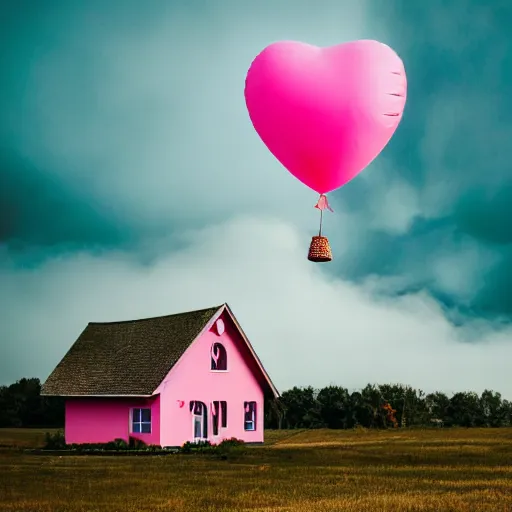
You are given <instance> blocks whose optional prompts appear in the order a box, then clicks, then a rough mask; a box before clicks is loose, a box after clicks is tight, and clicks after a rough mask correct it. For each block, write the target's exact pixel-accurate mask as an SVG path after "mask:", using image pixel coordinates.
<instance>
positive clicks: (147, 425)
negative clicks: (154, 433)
mask: <svg viewBox="0 0 512 512" xmlns="http://www.w3.org/2000/svg"><path fill="white" fill-rule="evenodd" d="M141 433H142V434H150V433H151V423H142V432H141Z"/></svg>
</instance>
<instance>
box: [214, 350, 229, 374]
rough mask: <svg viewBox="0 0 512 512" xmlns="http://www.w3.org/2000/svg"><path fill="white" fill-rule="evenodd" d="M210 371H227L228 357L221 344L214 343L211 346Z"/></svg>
mask: <svg viewBox="0 0 512 512" xmlns="http://www.w3.org/2000/svg"><path fill="white" fill-rule="evenodd" d="M211 369H212V370H216V371H222V370H227V369H228V355H227V352H226V349H225V348H224V345H223V344H222V343H214V344H213V345H212V350H211Z"/></svg>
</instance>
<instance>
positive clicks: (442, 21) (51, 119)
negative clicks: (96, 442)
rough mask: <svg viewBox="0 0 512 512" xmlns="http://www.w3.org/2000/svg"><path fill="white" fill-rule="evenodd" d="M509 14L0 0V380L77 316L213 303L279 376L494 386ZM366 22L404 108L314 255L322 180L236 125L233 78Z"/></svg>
mask: <svg viewBox="0 0 512 512" xmlns="http://www.w3.org/2000/svg"><path fill="white" fill-rule="evenodd" d="M510 26H512V4H509V2H506V1H489V2H483V1H482V2H479V1H469V0H451V1H442V0H430V1H429V2H411V1H406V0H387V1H386V2H380V1H378V0H366V1H364V0H353V1H348V0H347V1H342V0H337V1H334V0H333V1H331V0H325V1H321V2H320V1H315V0H311V1H309V0H272V1H270V0H268V1H262V2H256V3H255V2H249V1H245V0H238V1H234V0H233V1H232V0H220V1H218V2H208V1H200V0H183V1H175V0H173V1H169V0H168V1H159V0H150V1H147V2H141V1H134V0H122V1H121V0H119V1H117V0H110V1H109V2H101V1H99V0H89V1H88V2H79V1H75V0H66V1H64V0H62V1H58V0H46V1H45V2H37V1H32V0H18V1H14V0H11V1H10V2H4V5H2V6H1V7H0V209H1V215H0V384H1V383H7V382H11V381H13V380H14V379H17V378H20V377H23V376H39V377H41V378H42V379H44V378H45V377H46V376H47V375H48V374H49V372H50V371H51V370H52V369H53V366H54V365H55V364H56V363H57V362H58V361H59V360H60V358H61V357H62V356H63V355H64V353H65V352H66V350H67V349H68V348H69V346H70V345H71V343H72V342H73V341H74V340H75V338H76V337H77V336H78V334H79V333H80V331H81V330H82V329H83V327H85V325H86V323H87V322H88V321H98V320H118V319H124V318H136V317H142V316H152V315H160V314H166V313H172V312H178V311H181V310H187V309H191V308H196V307H197V308H201V307H208V306H211V305H215V304H218V303H222V302H225V301H227V302H228V303H230V305H231V306H232V308H233V310H234V311H235V313H236V314H237V315H238V317H239V320H240V321H241V323H242V325H243V326H244V328H245V329H246V331H247V332H248V334H249V336H250V337H251V339H252V340H253V343H254V345H255V347H256V350H257V351H258V352H259V354H260V355H261V357H262V359H263V361H264V362H265V364H266V366H267V369H268V370H269V373H270V374H271V375H272V377H273V379H274V381H276V383H277V384H278V386H279V387H288V386H291V385H295V384H297V385H301V384H313V385H323V384H328V383H329V382H337V383H339V384H343V385H345V386H348V387H358V386H361V385H364V384H366V382H369V381H381V382H383V381H386V380H388V381H389V380H391V381H397V380H400V381H402V382H406V383H409V384H411V385H415V386H419V387H424V388H428V387H431V388H436V387H442V388H443V389H446V390H448V391H449V390H458V389H467V388H471V389H476V390H478V389H480V388H482V389H483V388H484V387H494V388H495V389H497V390H498V391H502V392H503V393H504V394H507V393H508V394H509V395H512V384H511V383H510V381H507V380H506V370H505V369H504V372H501V374H500V371H499V368H501V366H500V365H503V364H504V363H503V361H505V360H506V359H507V358H508V357H510V356H511V355H512V336H511V333H512V327H510V321H511V319H512V292H511V290H512V227H511V219H512V171H511V168H510V162H511V161H512V145H511V143H510V141H511V140H512V99H511V96H510V89H511V87H512V33H511V32H510V30H509V29H510ZM361 38H373V39H379V40H381V41H383V42H385V43H387V44H389V45H390V46H392V47H393V48H394V49H395V50H396V51H397V53H398V54H399V55H400V56H401V57H402V59H403V61H404V64H405V68H406V72H407V75H408V101H407V105H406V111H405V114H404V118H403V120H402V123H401V125H400V127H399V129H398V130H397V132H396V134H395V136H394V138H393V139H392V141H391V143H390V144H389V145H388V147H387V148H386V149H385V150H384V151H383V152H382V154H381V155H380V156H379V158H378V159H377V160H376V161H375V162H374V163H372V165H371V166H370V167H369V168H368V169H366V170H365V171H364V172H363V173H362V174H361V175H360V176H359V177H357V178H356V179H355V180H353V182H351V183H349V184H348V185H346V186H345V187H343V188H342V189H340V190H338V191H336V192H334V193H333V194H332V197H331V202H332V205H333V207H334V209H335V213H334V214H330V215H329V216H328V217H327V219H326V227H325V229H326V234H327V235H328V236H329V238H330V241H331V244H332V247H333V250H334V251H335V260H334V261H333V263H332V264H329V265H328V266H313V265H311V264H310V263H308V262H307V261H305V253H306V251H307V247H308V244H309V239H310V236H311V235H313V234H314V231H315V229H316V226H317V222H318V218H317V215H316V213H317V212H316V211H315V210H314V209H313V208H312V206H313V205H314V204H315V200H316V196H315V194H314V193H312V192H311V191H309V190H308V189H306V188H305V187H304V186H302V185H301V184H300V183H298V182H297V181H296V180H294V179H293V178H292V177H291V176H290V175H288V173H287V172H286V171H285V170H284V169H283V168H281V167H280V165H279V164H278V163H277V162H276V161H275V160H274V159H273V157H272V155H271V154H270V153H269V152H268V151H267V150H266V148H265V146H264V145H263V144H262V143H261V142H260V140H259V139H258V137H257V135H256V134H255V132H254V131H253V129H252V126H251V124H250V121H249V119H248V115H247V112H246V110H245V104H244V100H243V84H244V78H245V73H246V72H247V69H248V67H249V65H250V63H251V60H252V59H253V58H254V56H255V55H256V54H257V53H258V52H259V51H261V50H262V49H263V48H264V47H265V46H266V45H268V44H270V43H272V42H274V41H277V40H281V39H295V40H302V41H306V42H309V43H312V44H317V45H321V46H324V45H325V46H327V45H331V44H337V43H340V42H343V41H348V40H352V39H361ZM312 344H313V345H312ZM312 346H314V350H315V351H318V353H317V354H316V356H315V360H316V361H317V362H318V364H316V365H315V368H313V367H312V366H311V364H310V354H311V350H312ZM290 352H291V353H293V354H295V356H296V360H295V363H294V364H293V365H290V364H289V359H288V357H289V354H290ZM383 361H384V363H385V364H383ZM358 363H359V364H358ZM427 363H428V364H427ZM384 368H387V369H384ZM390 368H391V370H390ZM432 368H435V369H436V371H435V372H432V370H431V369H432ZM433 373H434V376H433Z"/></svg>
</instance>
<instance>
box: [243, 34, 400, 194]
mask: <svg viewBox="0 0 512 512" xmlns="http://www.w3.org/2000/svg"><path fill="white" fill-rule="evenodd" d="M406 96H407V79H406V75H405V69H404V65H403V63H402V61H401V59H400V57H398V55H397V54H396V53H395V52H394V51H393V50H392V49H391V48H390V47H389V46H386V45H385V44H382V43H380V42H378V41H372V40H361V41H353V42H349V43H344V44H339V45H336V46H331V47H327V48H320V47H317V46H312V45H309V44H305V43H300V42H295V41H281V42H278V43H274V44H271V45H270V46H268V47H267V48H265V49H264V50H263V51H262V52H261V53H260V54H259V55H258V56H257V57H256V58H255V60H254V61H253V63H252V64H251V67H250V69H249V71H248V73H247V78H246V82H245V101H246V105H247V109H248V111H249V116H250V118H251V121H252V123H253V126H254V128H255V130H256V132H257V133H258V135H259V136H260V137H261V139H262V140H263V142H264V143H265V145H266V146H267V147H268V149H269V150H270V152H271V153H272V154H273V155H274V156H275V157H276V158H277V160H279V162H281V164H282V165H283V166H284V167H285V168H286V169H288V171H290V173H291V174H293V175H294V176H295V177H296V178H297V179H299V180H300V181H301V182H302V183H304V184H305V185H307V186H308V187H310V188H311V189H313V190H315V191H316V192H318V193H319V194H326V193H328V192H330V191H332V190H334V189H336V188H339V187H341V186H342V185H344V184H345V183H347V182H348V181H350V180H351V179H352V178H354V177H355V176H356V175H357V174H359V172H361V171H362V170H363V169H364V168H365V167H366V166H367V165H368V164H369V163H370V162H371V161H372V160H374V159H375V157H376V156H377V155H378V154H379V153H380V152H381V151H382V149H384V147H385V146H386V144H387V143H388V142H389V140H390V139H391V137H392V136H393V133H394V132H395V130H396V128H397V126H398V124H399V122H400V120H401V118H402V114H403V110H404V106H405V102H406Z"/></svg>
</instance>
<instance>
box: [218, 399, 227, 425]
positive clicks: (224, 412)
mask: <svg viewBox="0 0 512 512" xmlns="http://www.w3.org/2000/svg"><path fill="white" fill-rule="evenodd" d="M220 410H221V412H222V428H227V426H228V403H227V402H225V401H224V400H223V401H222V402H221V403H220Z"/></svg>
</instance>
